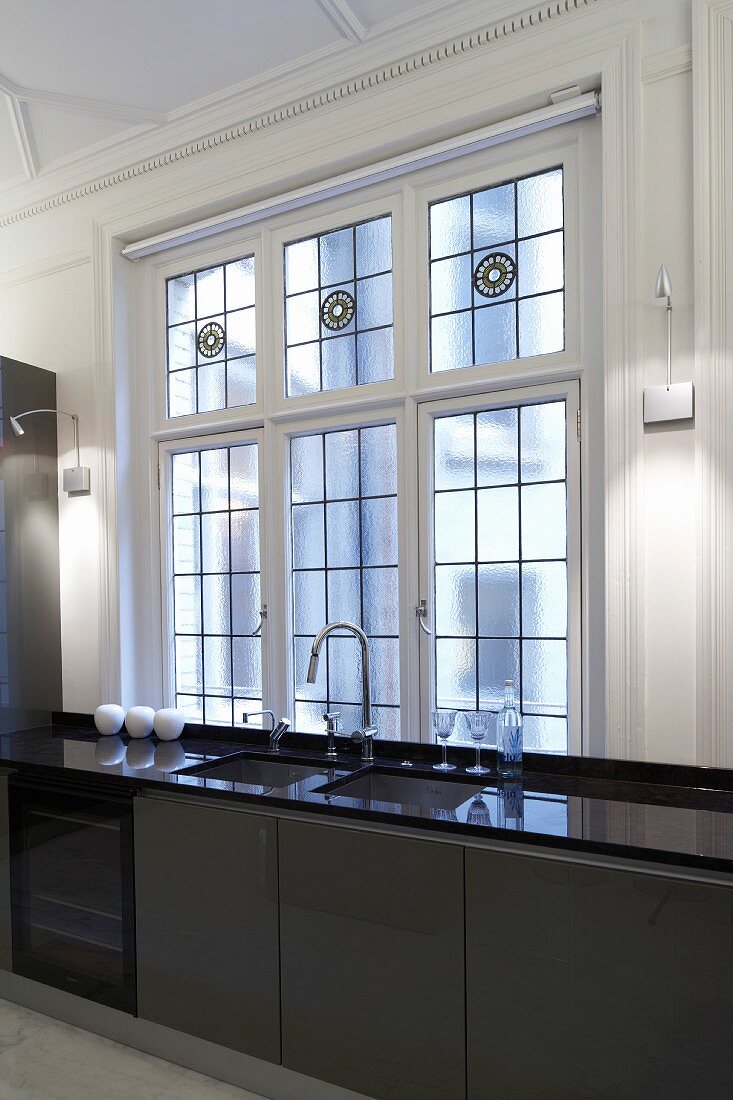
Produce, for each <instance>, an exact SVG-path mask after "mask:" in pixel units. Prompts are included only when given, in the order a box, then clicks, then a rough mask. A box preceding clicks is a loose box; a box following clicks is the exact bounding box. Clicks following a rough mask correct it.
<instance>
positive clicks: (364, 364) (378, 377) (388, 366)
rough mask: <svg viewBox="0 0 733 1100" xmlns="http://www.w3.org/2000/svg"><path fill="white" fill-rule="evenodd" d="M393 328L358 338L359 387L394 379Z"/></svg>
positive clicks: (378, 330) (364, 333)
mask: <svg viewBox="0 0 733 1100" xmlns="http://www.w3.org/2000/svg"><path fill="white" fill-rule="evenodd" d="M393 341H394V337H393V333H392V329H391V328H379V329H376V330H375V331H374V332H360V333H359V335H358V337H357V349H358V354H359V385H360V386H367V385H370V384H371V383H372V382H386V381H387V380H388V379H390V378H394V347H393Z"/></svg>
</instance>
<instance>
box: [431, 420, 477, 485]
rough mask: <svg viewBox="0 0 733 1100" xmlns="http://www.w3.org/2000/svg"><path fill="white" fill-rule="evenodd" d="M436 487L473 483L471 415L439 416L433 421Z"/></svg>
mask: <svg viewBox="0 0 733 1100" xmlns="http://www.w3.org/2000/svg"><path fill="white" fill-rule="evenodd" d="M434 424H435V427H434V432H435V458H434V462H435V475H434V476H435V488H436V489H466V488H468V487H469V486H472V485H473V484H474V476H475V471H474V418H473V416H472V415H471V414H470V413H469V414H467V415H465V416H441V417H439V418H438V419H436V420H435V422H434Z"/></svg>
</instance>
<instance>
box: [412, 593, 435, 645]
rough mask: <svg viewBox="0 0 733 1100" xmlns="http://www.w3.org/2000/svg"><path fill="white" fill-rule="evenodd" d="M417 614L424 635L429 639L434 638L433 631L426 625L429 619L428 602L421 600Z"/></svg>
mask: <svg viewBox="0 0 733 1100" xmlns="http://www.w3.org/2000/svg"><path fill="white" fill-rule="evenodd" d="M415 614H416V615H417V621H418V622H419V623H420V629H421V630H422V632H423V634H427V636H428V637H429V638H432V636H433V632H432V630H431V629H430V627H429V626H426V625H425V620H426V619H427V617H428V609H427V600H420V603H419V604H418V606H417V607H416V608H415Z"/></svg>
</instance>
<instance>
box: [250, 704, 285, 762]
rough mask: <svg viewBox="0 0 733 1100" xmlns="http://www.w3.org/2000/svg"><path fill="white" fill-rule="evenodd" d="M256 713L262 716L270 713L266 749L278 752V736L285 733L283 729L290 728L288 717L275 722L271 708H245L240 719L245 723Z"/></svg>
mask: <svg viewBox="0 0 733 1100" xmlns="http://www.w3.org/2000/svg"><path fill="white" fill-rule="evenodd" d="M258 714H261V715H263V716H264V715H265V714H269V715H270V719H271V721H272V726H271V727H270V745H269V750H268V751H269V752H280V738H281V737H282V735H283V734H284V733H285V731H286V730H288V729H289V728H290V719H289V718H281V719H280V721H279V722H278V723H277V724H276V723H275V714H274V712H273V711H271V710H245V712H244V714H243V715H242V721H243V722H244V723H247V722H249V720H250V718H255V717H256V716H257V715H258Z"/></svg>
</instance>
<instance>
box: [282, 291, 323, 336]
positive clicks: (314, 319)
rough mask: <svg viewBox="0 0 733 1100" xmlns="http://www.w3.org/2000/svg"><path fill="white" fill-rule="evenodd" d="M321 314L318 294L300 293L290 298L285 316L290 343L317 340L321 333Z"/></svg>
mask: <svg viewBox="0 0 733 1100" xmlns="http://www.w3.org/2000/svg"><path fill="white" fill-rule="evenodd" d="M319 316H320V303H319V301H318V295H317V294H315V293H314V294H298V295H296V296H295V297H294V298H288V299H287V302H286V317H285V323H286V325H287V332H288V345H290V344H304V343H306V342H307V341H308V340H317V339H318V336H319V334H320V331H319Z"/></svg>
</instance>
